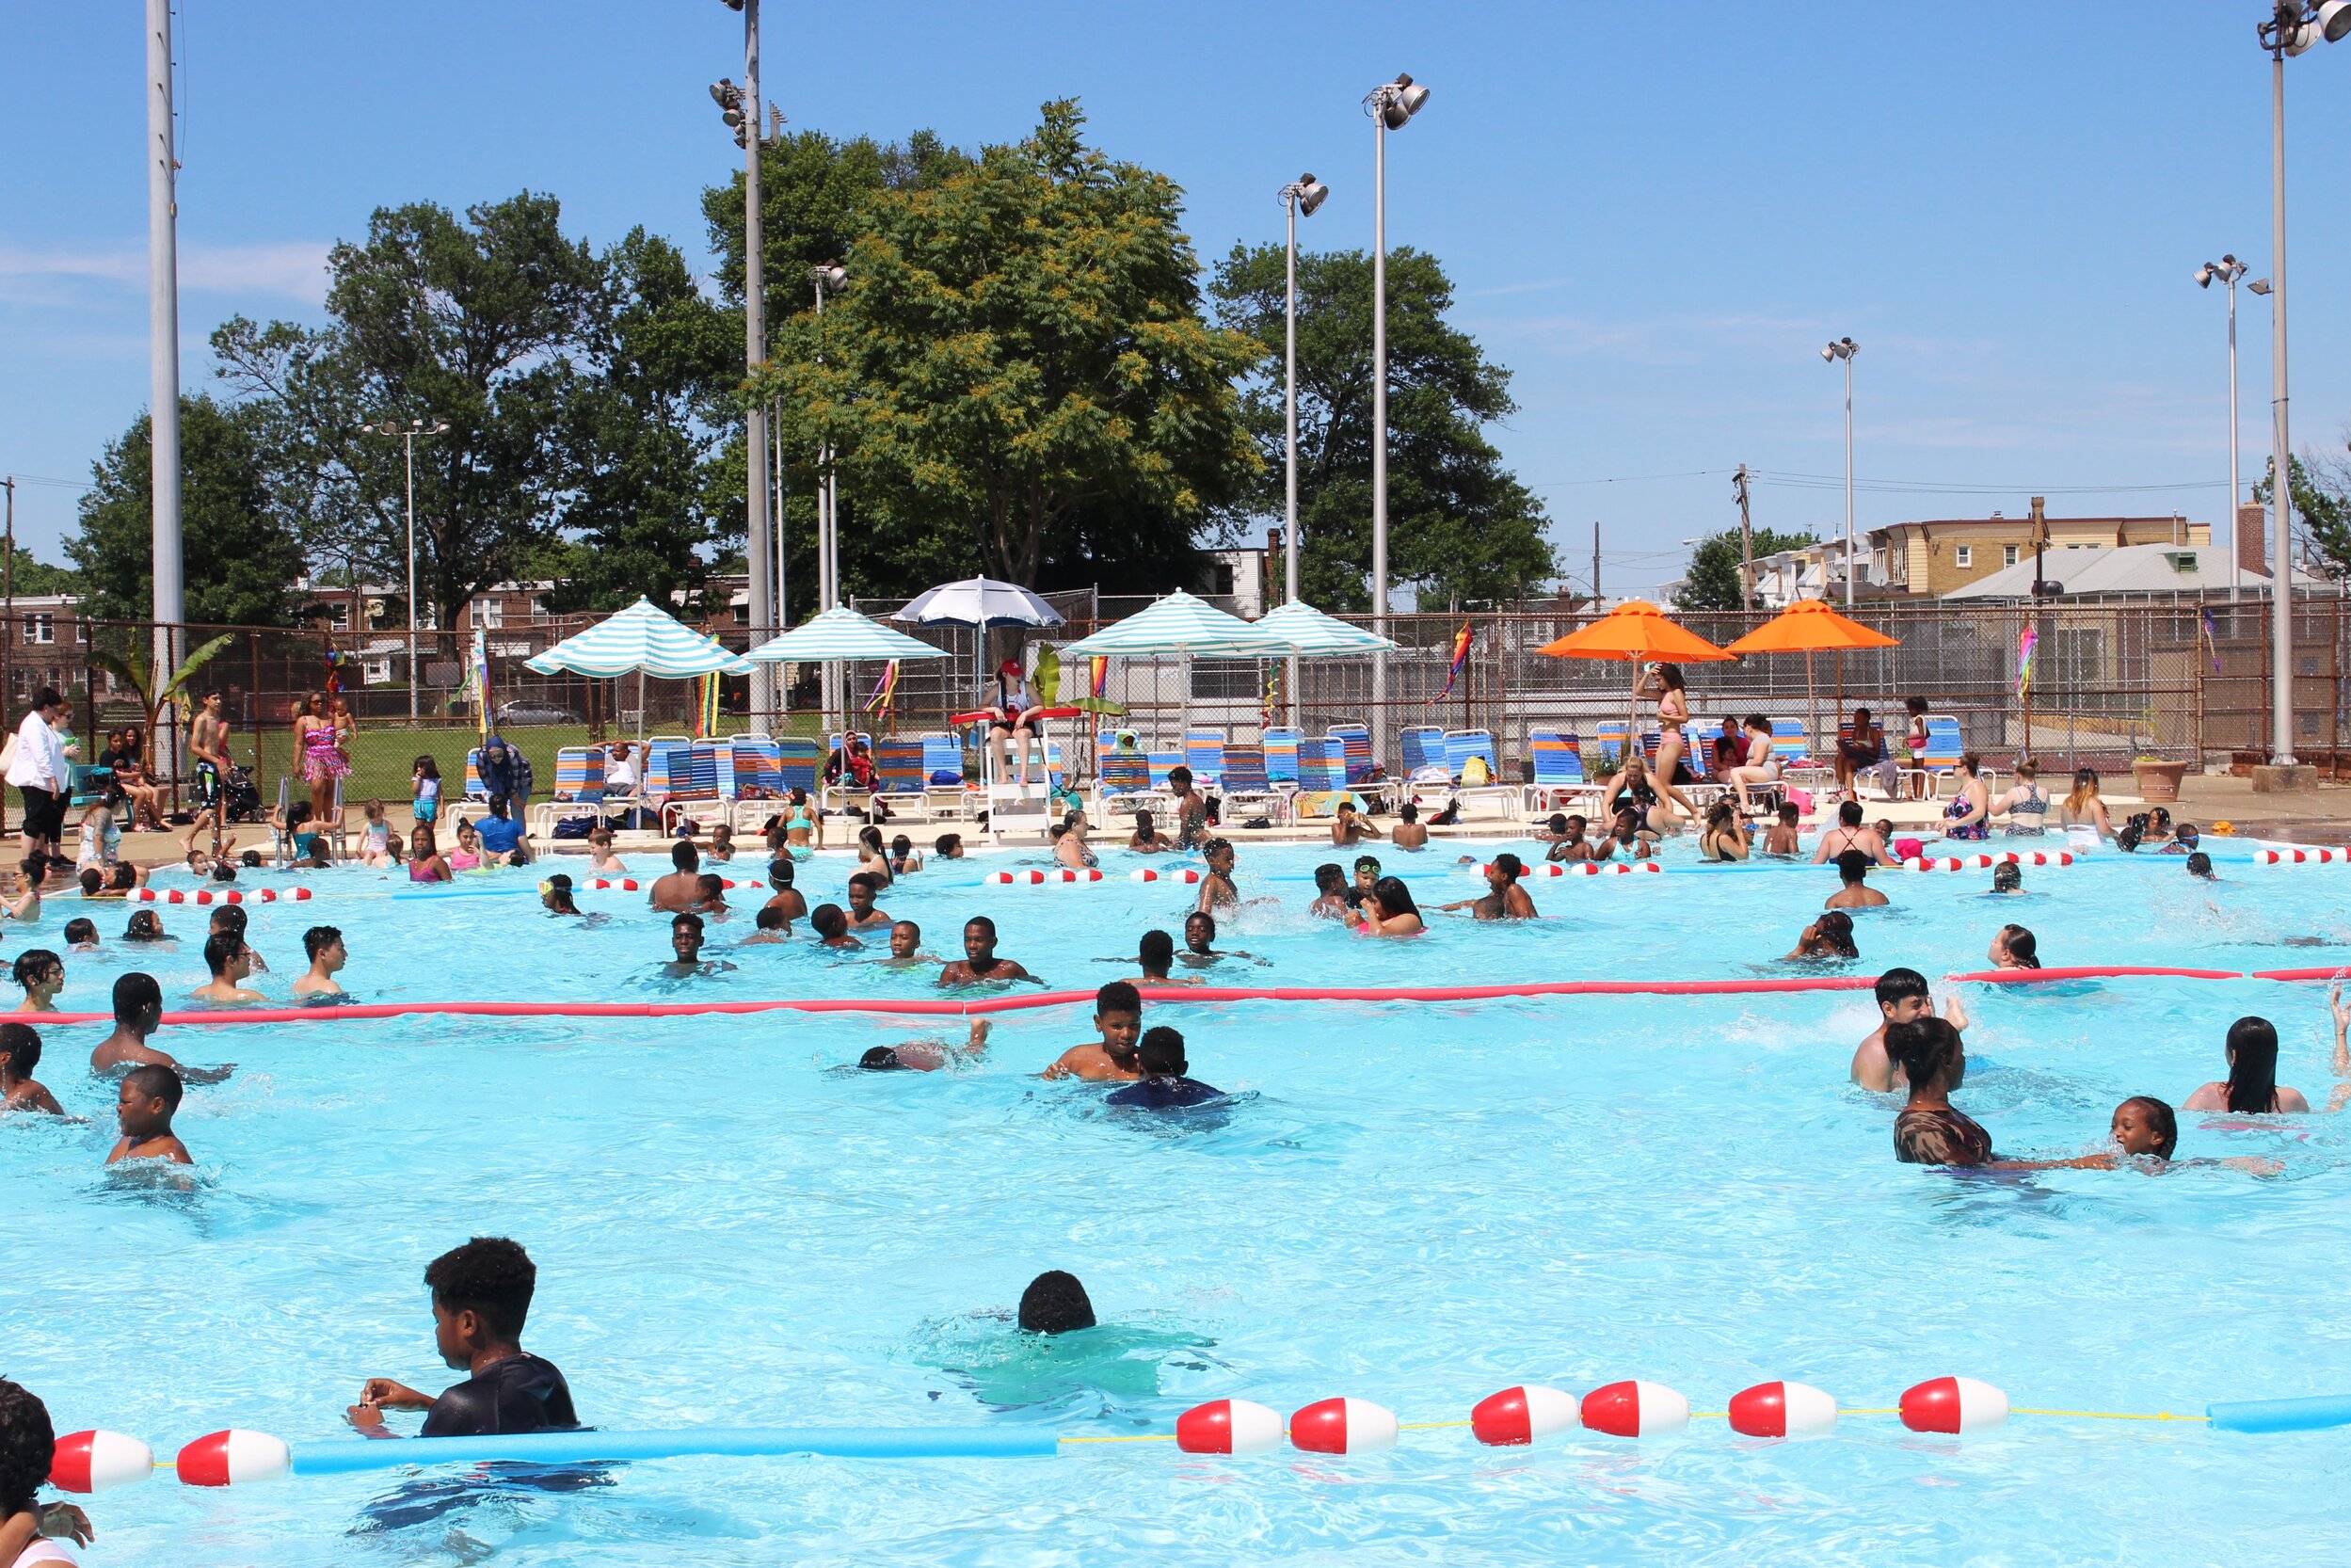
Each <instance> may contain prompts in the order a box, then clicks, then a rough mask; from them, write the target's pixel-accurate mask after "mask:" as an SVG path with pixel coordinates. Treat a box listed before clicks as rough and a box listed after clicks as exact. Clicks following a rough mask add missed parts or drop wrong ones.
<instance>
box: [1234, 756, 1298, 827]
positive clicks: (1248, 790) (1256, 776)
mask: <svg viewBox="0 0 2351 1568" xmlns="http://www.w3.org/2000/svg"><path fill="white" fill-rule="evenodd" d="M1223 790H1224V810H1223V816H1224V817H1225V818H1226V819H1227V820H1230V819H1231V818H1234V817H1239V816H1250V815H1256V814H1259V813H1260V812H1261V813H1262V814H1263V815H1265V816H1267V817H1270V818H1271V819H1272V820H1273V821H1275V822H1280V821H1281V820H1282V819H1283V818H1285V817H1287V815H1289V806H1290V796H1289V794H1288V792H1286V791H1282V790H1277V789H1275V788H1274V787H1273V781H1272V780H1271V779H1270V778H1268V777H1267V776H1265V748H1264V747H1263V746H1261V745H1243V744H1239V743H1238V742H1236V743H1233V744H1228V745H1226V746H1225V748H1224V777H1223Z"/></svg>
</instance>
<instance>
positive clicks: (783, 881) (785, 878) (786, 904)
mask: <svg viewBox="0 0 2351 1568" xmlns="http://www.w3.org/2000/svg"><path fill="white" fill-rule="evenodd" d="M767 887H768V898H767V905H766V906H767V907H768V908H770V909H780V910H782V911H783V914H784V919H785V920H807V919H808V900H807V899H806V898H805V897H803V896H802V895H801V892H800V889H798V888H794V887H793V886H792V856H788V855H779V856H776V858H775V859H773V860H770V861H769V862H768V863H767Z"/></svg>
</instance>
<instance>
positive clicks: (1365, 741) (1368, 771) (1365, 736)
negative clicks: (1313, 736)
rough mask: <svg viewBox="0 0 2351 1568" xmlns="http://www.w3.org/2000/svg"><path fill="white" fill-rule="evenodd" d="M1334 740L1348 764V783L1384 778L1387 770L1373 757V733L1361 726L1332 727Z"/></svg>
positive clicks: (1339, 725) (1344, 725)
mask: <svg viewBox="0 0 2351 1568" xmlns="http://www.w3.org/2000/svg"><path fill="white" fill-rule="evenodd" d="M1330 738H1331V739H1332V740H1335V741H1336V742H1337V743H1338V744H1339V754H1340V756H1341V757H1342V758H1343V759H1344V760H1345V761H1346V764H1347V782H1348V783H1350V784H1361V783H1363V782H1364V781H1365V780H1367V779H1372V778H1383V777H1385V776H1386V770H1385V769H1384V768H1383V767H1381V765H1380V760H1379V759H1378V758H1376V757H1374V756H1372V755H1371V731H1370V730H1369V729H1368V728H1366V727H1365V726H1363V725H1360V724H1335V725H1333V726H1331V737H1330Z"/></svg>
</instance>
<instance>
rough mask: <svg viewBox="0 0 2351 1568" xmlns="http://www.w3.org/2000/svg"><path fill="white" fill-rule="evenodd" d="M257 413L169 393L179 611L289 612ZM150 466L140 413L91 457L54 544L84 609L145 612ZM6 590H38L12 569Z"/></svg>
mask: <svg viewBox="0 0 2351 1568" xmlns="http://www.w3.org/2000/svg"><path fill="white" fill-rule="evenodd" d="M259 424H260V421H259V420H258V419H257V418H256V416H255V415H254V414H253V413H252V412H251V411H250V410H248V409H246V408H234V407H229V406H225V405H223V404H220V403H217V402H215V401H214V400H213V399H212V398H209V397H205V396H201V395H199V396H195V397H183V398H181V399H180V466H181V477H180V529H181V537H182V544H181V559H182V562H183V569H184V598H185V604H186V611H185V613H186V616H187V618H188V619H189V620H191V621H196V622H201V623H207V624H213V625H248V626H255V625H257V626H277V625H283V624H285V623H286V622H287V621H288V619H289V618H290V617H291V615H292V611H293V600H294V580H295V578H296V576H298V575H299V574H300V573H301V570H302V549H301V545H300V543H299V541H298V540H296V537H295V535H294V530H293V529H292V527H291V526H289V524H288V522H287V520H286V519H285V517H284V516H283V514H282V513H280V511H279V510H278V509H277V507H276V506H275V505H274V504H273V503H272V500H271V497H270V492H269V486H268V483H267V473H266V465H265V462H264V456H263V451H262V440H261V438H260V436H259V433H258V428H257V427H258V426H259ZM154 472H155V467H154V445H153V434H152V424H151V423H150V421H149V419H148V416H147V415H145V414H141V415H139V416H138V418H137V419H136V420H135V421H133V422H132V424H131V427H130V429H128V430H127V431H125V432H123V434H122V437H121V439H120V440H115V441H110V442H108V443H107V446H106V451H105V456H103V457H101V458H99V460H98V461H97V462H96V463H95V464H93V465H91V480H92V483H91V486H90V488H89V490H88V492H87V493H86V494H84V495H83V497H82V505H81V519H80V525H79V528H78V530H77V532H76V533H75V535H74V536H73V537H72V538H71V539H69V540H67V541H66V547H65V550H66V554H67V555H68V556H69V557H70V558H71V559H72V562H73V564H74V566H75V567H77V568H80V571H79V578H80V581H79V584H78V591H79V592H80V593H81V594H82V595H83V606H84V609H85V610H86V611H87V613H88V614H89V615H92V616H98V617H100V618H102V619H108V620H145V619H146V618H147V617H148V616H151V615H152V614H153V613H154V606H155V599H154V595H155V567H154V560H155V558H154V541H155V532H154V519H155V513H154V495H155V489H154ZM16 591H17V592H19V593H33V592H39V591H40V589H38V588H35V587H33V586H31V585H29V584H27V583H26V581H25V579H24V577H23V576H22V575H19V576H18V578H17V580H16Z"/></svg>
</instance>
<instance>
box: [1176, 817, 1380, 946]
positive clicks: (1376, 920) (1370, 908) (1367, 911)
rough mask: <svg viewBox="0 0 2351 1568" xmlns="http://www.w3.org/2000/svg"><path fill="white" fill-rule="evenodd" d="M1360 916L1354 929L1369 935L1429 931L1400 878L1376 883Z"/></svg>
mask: <svg viewBox="0 0 2351 1568" xmlns="http://www.w3.org/2000/svg"><path fill="white" fill-rule="evenodd" d="M1218 842H1220V843H1222V842H1223V840H1218ZM1360 914H1361V917H1362V921H1363V923H1362V924H1360V925H1358V926H1357V927H1356V928H1355V929H1356V931H1357V932H1358V933H1360V934H1361V935H1363V936H1419V935H1420V933H1421V932H1422V931H1424V930H1425V929H1427V928H1426V926H1424V925H1423V924H1422V922H1421V919H1420V906H1419V905H1418V904H1415V903H1413V894H1412V889H1411V888H1407V887H1405V886H1404V884H1403V881H1402V879H1401V878H1399V877H1393V876H1383V877H1382V878H1380V880H1379V881H1378V882H1376V883H1374V884H1373V885H1372V888H1371V891H1370V893H1369V894H1368V895H1367V897H1366V898H1365V899H1364V901H1363V906H1362V909H1361V911H1360Z"/></svg>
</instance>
